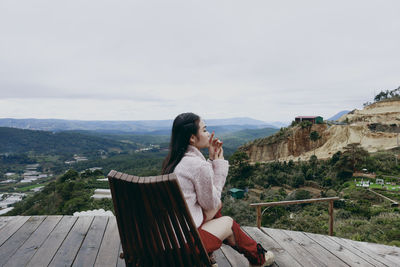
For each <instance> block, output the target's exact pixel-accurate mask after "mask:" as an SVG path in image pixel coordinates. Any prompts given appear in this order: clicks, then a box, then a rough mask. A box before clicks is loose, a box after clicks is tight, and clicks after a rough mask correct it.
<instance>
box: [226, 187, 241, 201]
mask: <svg viewBox="0 0 400 267" xmlns="http://www.w3.org/2000/svg"><path fill="white" fill-rule="evenodd" d="M229 194H230V195H231V197H233V198H236V199H241V198H243V197H244V190H243V189H239V188H232V189H229Z"/></svg>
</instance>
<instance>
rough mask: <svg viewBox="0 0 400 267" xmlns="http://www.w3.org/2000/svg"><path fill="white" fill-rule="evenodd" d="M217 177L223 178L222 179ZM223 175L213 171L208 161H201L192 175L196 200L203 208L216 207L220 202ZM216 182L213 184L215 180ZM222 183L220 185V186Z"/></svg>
mask: <svg viewBox="0 0 400 267" xmlns="http://www.w3.org/2000/svg"><path fill="white" fill-rule="evenodd" d="M218 179H223V180H222V181H220V180H218ZM225 179H226V176H225V177H222V176H220V175H218V174H215V173H214V170H213V167H212V165H211V164H210V163H209V162H203V163H201V166H200V168H199V170H198V172H197V174H196V175H195V176H194V179H193V184H194V188H195V190H196V197H197V201H198V202H199V204H200V206H201V207H202V209H203V210H213V209H216V208H217V207H218V206H219V205H220V203H221V191H222V190H221V188H222V187H223V184H224V183H225ZM217 180H218V182H217V183H216V184H215V182H216V181H217ZM221 184H222V186H221Z"/></svg>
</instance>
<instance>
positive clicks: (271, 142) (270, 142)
mask: <svg viewBox="0 0 400 267" xmlns="http://www.w3.org/2000/svg"><path fill="white" fill-rule="evenodd" d="M339 121H341V122H346V124H344V125H328V124H314V125H312V126H311V127H305V128H302V127H300V126H294V127H289V128H284V129H281V131H279V132H278V133H276V134H274V135H272V136H270V137H267V138H263V139H257V140H254V141H253V142H251V143H248V144H246V145H244V146H242V147H241V148H239V149H240V150H242V151H245V152H246V153H247V154H248V155H249V157H250V161H251V162H268V161H273V160H290V159H292V160H297V159H300V160H305V159H309V157H310V156H311V155H313V153H314V149H315V155H316V156H317V157H318V158H321V159H324V158H329V157H331V156H332V155H333V154H334V153H336V152H337V151H340V150H343V148H344V147H346V146H347V145H348V144H351V143H360V144H361V146H362V147H363V148H364V149H366V150H367V151H369V152H376V151H378V150H387V149H392V148H394V147H396V146H397V145H398V144H397V142H398V141H397V138H398V132H400V101H398V100H397V101H388V102H378V103H375V104H372V105H370V106H367V107H366V108H364V109H363V110H354V111H352V112H351V113H349V114H347V115H344V116H342V117H341V118H340V119H339ZM313 131H317V132H318V133H319V135H320V136H321V138H320V139H319V140H317V141H316V142H312V141H311V140H310V133H311V132H313Z"/></svg>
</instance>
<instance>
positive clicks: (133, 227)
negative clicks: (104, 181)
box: [108, 170, 211, 267]
mask: <svg viewBox="0 0 400 267" xmlns="http://www.w3.org/2000/svg"><path fill="white" fill-rule="evenodd" d="M108 181H109V184H110V189H111V195H112V199H113V204H114V210H115V215H116V219H117V223H118V231H119V236H120V238H121V244H122V249H123V252H124V259H125V263H126V266H166V267H167V266H168V267H169V266H182V267H183V266H199V267H200V266H201V267H203V266H211V264H210V260H209V257H208V255H207V253H206V250H205V248H204V246H203V243H202V242H201V239H200V236H199V233H198V231H197V228H196V225H195V224H194V221H193V219H192V217H191V215H190V212H189V210H188V207H187V205H186V201H185V199H184V197H183V194H182V191H181V189H180V187H179V184H178V181H177V178H176V176H175V174H169V175H162V176H151V177H138V176H132V175H128V174H125V173H121V172H117V171H114V170H112V171H110V173H109V174H108Z"/></svg>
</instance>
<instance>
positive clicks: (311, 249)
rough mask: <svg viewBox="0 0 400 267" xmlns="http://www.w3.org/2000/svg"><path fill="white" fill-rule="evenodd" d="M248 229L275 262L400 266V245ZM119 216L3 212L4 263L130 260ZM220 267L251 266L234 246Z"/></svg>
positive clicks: (0, 245) (0, 256)
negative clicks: (126, 256) (126, 257)
mask: <svg viewBox="0 0 400 267" xmlns="http://www.w3.org/2000/svg"><path fill="white" fill-rule="evenodd" d="M243 229H244V230H245V231H246V232H247V234H249V235H250V236H251V237H253V238H254V239H255V240H257V242H259V243H261V244H262V245H263V246H264V247H265V248H266V249H268V250H271V251H273V252H274V254H275V256H276V262H275V264H274V266H400V248H398V247H391V246H384V245H379V244H372V243H366V242H357V241H352V240H348V239H343V238H337V237H330V236H326V235H317V234H311V233H304V232H294V231H287V230H279V229H271V228H261V229H258V228H255V227H243ZM121 251H122V248H121V244H120V240H119V236H118V228H117V224H116V221H115V217H103V216H95V217H92V216H87V217H85V216H82V217H73V216H13V217H0V266H35V267H37V266H124V265H125V264H124V261H123V260H121V259H120V258H119V257H118V255H119V253H120V252H121ZM214 256H215V258H216V260H217V262H218V266H219V267H232V266H239V267H241V266H248V261H247V260H246V259H245V258H244V257H243V256H242V255H240V254H238V253H237V252H236V251H235V250H233V249H232V248H231V247H229V246H226V245H223V246H222V248H221V249H219V250H217V251H216V252H214Z"/></svg>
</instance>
